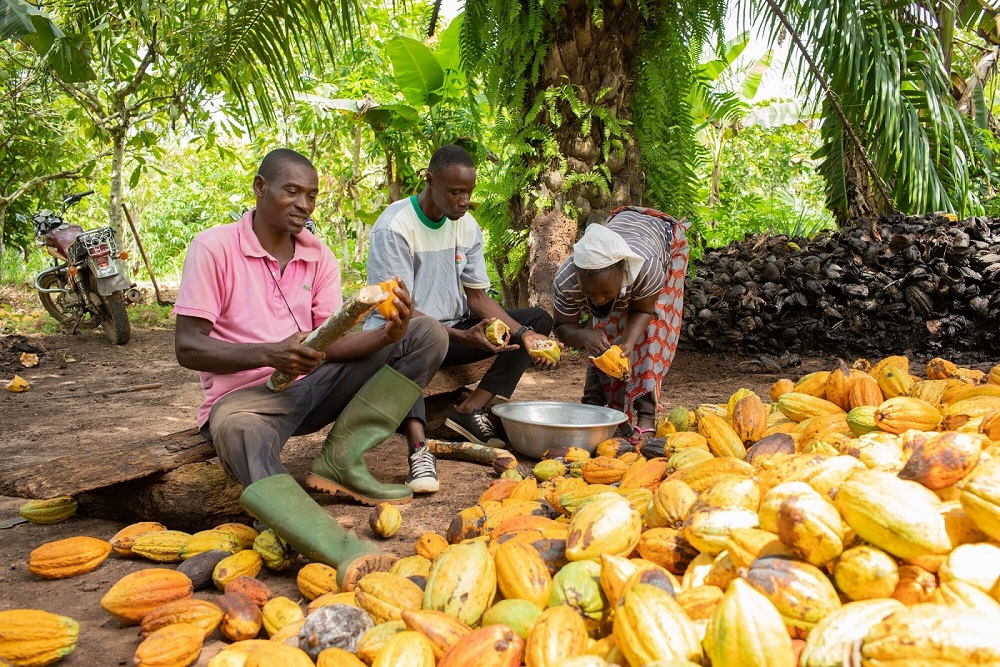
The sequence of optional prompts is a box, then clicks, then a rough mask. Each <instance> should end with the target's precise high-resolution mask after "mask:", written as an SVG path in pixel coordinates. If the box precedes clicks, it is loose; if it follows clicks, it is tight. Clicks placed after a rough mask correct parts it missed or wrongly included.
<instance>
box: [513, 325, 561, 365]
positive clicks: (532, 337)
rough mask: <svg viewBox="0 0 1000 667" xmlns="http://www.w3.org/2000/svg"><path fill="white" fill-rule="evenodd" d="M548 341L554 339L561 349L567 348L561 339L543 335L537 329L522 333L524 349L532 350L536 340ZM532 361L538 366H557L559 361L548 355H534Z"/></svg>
mask: <svg viewBox="0 0 1000 667" xmlns="http://www.w3.org/2000/svg"><path fill="white" fill-rule="evenodd" d="M546 341H553V342H555V343H557V344H558V345H559V347H560V348H561V349H565V348H566V346H565V345H563V344H562V343H560V342H559V341H556V340H554V339H552V338H549V337H548V336H543V335H542V334H540V333H538V332H537V331H525V332H524V333H523V334H521V343H522V344H523V345H524V349H526V350H530V349H531V344H532V343H535V342H546ZM531 361H532V363H534V364H535V365H536V366H544V367H545V368H555V367H556V365H557V364H558V362H555V361H552V360H551V359H549V358H547V357H535V356H532V357H531Z"/></svg>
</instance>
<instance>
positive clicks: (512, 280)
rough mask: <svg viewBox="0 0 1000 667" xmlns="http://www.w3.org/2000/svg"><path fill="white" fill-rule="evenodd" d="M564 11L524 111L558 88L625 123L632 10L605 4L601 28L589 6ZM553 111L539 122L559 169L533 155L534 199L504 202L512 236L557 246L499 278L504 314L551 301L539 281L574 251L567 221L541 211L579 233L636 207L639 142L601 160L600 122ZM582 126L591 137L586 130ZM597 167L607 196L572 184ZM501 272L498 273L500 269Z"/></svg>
mask: <svg viewBox="0 0 1000 667" xmlns="http://www.w3.org/2000/svg"><path fill="white" fill-rule="evenodd" d="M565 11H566V12H567V16H565V17H564V19H563V21H562V23H561V26H560V27H559V28H557V29H556V30H555V34H554V35H553V42H552V46H551V47H550V48H549V51H548V56H547V58H546V60H545V63H544V65H543V67H542V71H541V75H540V77H539V79H538V83H537V84H536V85H535V86H534V87H533V88H530V89H529V90H528V93H527V95H526V98H525V104H524V109H525V110H527V109H529V108H530V107H531V105H532V104H533V103H534V102H535V100H536V99H537V98H538V96H540V95H542V94H544V93H545V92H546V91H550V90H554V89H560V88H561V89H563V90H564V91H568V92H569V94H572V95H575V96H576V98H577V99H578V100H579V101H580V102H582V103H583V104H584V105H586V106H588V107H589V106H601V107H604V108H605V109H607V111H608V112H609V113H610V114H611V115H612V116H613V117H615V118H616V119H619V120H620V121H624V122H626V123H627V122H630V121H631V120H632V111H631V108H632V96H633V91H634V82H635V78H636V77H635V73H634V71H633V68H634V66H635V65H636V60H637V52H638V39H639V34H640V32H641V27H640V16H639V12H638V9H637V8H636V7H635V3H631V2H621V3H615V2H608V3H606V4H605V7H604V16H603V21H602V22H601V24H600V25H596V24H595V23H594V21H593V12H592V11H591V9H590V6H589V4H587V3H583V2H568V3H567V4H566V5H565ZM556 110H557V116H555V117H554V116H553V114H552V113H550V112H549V111H546V112H545V113H544V114H543V117H542V118H541V119H540V122H542V123H544V124H546V125H547V126H548V127H549V128H550V129H551V131H552V133H553V135H554V137H555V139H556V142H557V144H558V146H559V152H560V154H561V156H562V157H563V158H564V159H565V167H563V165H562V164H561V161H560V160H559V159H552V160H548V161H544V160H543V158H541V157H538V156H540V155H541V150H539V151H538V154H537V156H536V157H535V158H534V163H535V165H538V163H539V162H543V161H544V162H545V164H544V168H543V170H542V176H541V178H540V180H539V182H538V183H536V184H532V186H530V187H529V188H528V191H529V192H530V193H532V194H526V195H524V196H521V197H515V198H514V199H513V200H512V201H511V203H510V213H511V221H512V225H511V227H512V228H513V229H515V230H530V236H531V237H537V238H539V239H545V240H546V243H549V242H551V243H553V244H554V245H555V247H548V248H546V251H545V252H544V253H541V252H540V253H538V255H537V256H536V257H532V259H531V261H529V262H528V266H527V267H526V268H525V269H524V270H523V271H522V272H521V274H520V275H517V276H505V280H504V281H503V285H502V289H503V294H504V302H505V304H506V305H507V306H508V307H511V306H515V305H516V306H523V305H527V304H529V303H530V304H545V303H546V302H547V301H549V300H550V299H551V295H550V294H548V292H550V291H551V280H548V281H546V280H545V278H547V277H548V276H551V275H554V274H555V269H556V268H558V265H559V264H560V263H561V262H562V261H563V260H564V259H565V258H566V257H568V256H569V254H570V253H571V251H572V244H573V242H574V241H575V240H576V239H575V236H576V235H567V234H566V218H564V217H563V216H558V215H546V213H547V210H555V211H563V212H565V213H566V214H567V215H568V216H569V219H570V220H572V222H573V223H575V225H576V226H577V228H578V230H582V229H583V228H584V227H585V226H586V225H588V224H592V223H595V222H603V221H604V220H605V218H607V216H608V214H609V213H610V212H611V211H612V210H613V209H615V208H617V207H619V206H624V205H626V204H637V203H640V202H641V201H642V193H643V173H642V166H641V164H640V159H639V147H638V145H637V143H636V142H635V141H629V140H630V137H625V140H626V145H625V148H624V150H617V151H615V150H613V151H611V152H610V154H609V155H608V156H607V158H605V157H604V155H603V154H602V145H604V143H605V142H606V141H607V140H608V137H607V136H606V134H605V131H606V128H605V127H604V125H603V123H602V122H601V121H600V120H599V119H598V118H596V117H595V116H593V115H591V117H590V118H589V119H587V118H586V117H578V116H577V115H576V114H575V113H574V112H573V110H572V107H571V105H570V103H569V102H568V101H567V100H566V99H559V100H558V101H557V102H556ZM588 120H589V131H585V130H586V128H587V126H588ZM600 167H605V168H606V169H607V170H608V173H609V174H610V176H611V179H610V180H611V182H610V187H609V188H608V189H607V190H605V189H603V188H601V187H599V186H597V185H595V184H594V183H591V182H578V183H575V184H574V183H573V180H574V176H576V175H590V174H597V173H600V172H599V168H600ZM539 199H542V200H545V201H551V206H550V207H546V209H547V210H542V211H539V210H538V207H537V206H536V204H537V203H538V200H539ZM577 235H578V234H577ZM531 244H532V241H529V246H530V245H531ZM535 246H536V247H538V244H537V243H535ZM499 268H500V269H501V273H503V268H504V267H503V266H501V267H499ZM529 285H530V286H531V287H530V289H529Z"/></svg>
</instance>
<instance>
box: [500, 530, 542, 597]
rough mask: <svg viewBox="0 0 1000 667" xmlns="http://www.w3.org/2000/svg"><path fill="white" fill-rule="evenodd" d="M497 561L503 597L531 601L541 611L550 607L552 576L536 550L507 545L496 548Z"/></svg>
mask: <svg viewBox="0 0 1000 667" xmlns="http://www.w3.org/2000/svg"><path fill="white" fill-rule="evenodd" d="M494 561H495V563H496V573H497V586H498V587H499V588H500V592H501V593H503V596H504V598H506V599H515V598H517V599H521V600H528V601H529V602H532V603H533V604H535V605H537V606H538V607H539V608H541V609H544V608H545V607H546V606H547V605H548V600H549V593H551V591H552V575H551V574H549V568H548V565H546V563H545V561H544V560H542V556H541V555H540V554H539V553H538V550H537V549H536V548H535V547H533V546H532V545H530V544H522V543H518V542H506V543H504V544H502V545H500V548H499V549H497V551H496V554H495V556H494Z"/></svg>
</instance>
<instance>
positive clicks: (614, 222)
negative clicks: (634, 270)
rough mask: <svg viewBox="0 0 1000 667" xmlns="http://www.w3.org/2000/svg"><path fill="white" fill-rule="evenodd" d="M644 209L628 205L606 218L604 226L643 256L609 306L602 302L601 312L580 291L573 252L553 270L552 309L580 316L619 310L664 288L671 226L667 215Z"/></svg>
mask: <svg viewBox="0 0 1000 667" xmlns="http://www.w3.org/2000/svg"><path fill="white" fill-rule="evenodd" d="M647 210H650V209H644V208H639V207H633V206H629V207H627V208H624V209H622V210H621V211H619V212H618V214H617V215H615V216H614V217H613V218H611V219H610V220H608V221H607V222H605V223H604V224H605V226H606V227H607V228H608V229H610V230H612V231H615V232H618V234H620V235H621V237H622V238H623V239H625V243H626V244H628V247H629V248H630V249H631V250H632V252H634V253H635V254H637V255H639V257H642V259H643V263H642V268H641V269H639V273H638V275H637V276H635V279H634V280H633V281H632V283H631V284H630V285H626V286H624V287H623V288H622V290H621V291H620V292H619V293H618V296H617V297H616V298H615V300H614V303H612V304H611V306H610V308H609V307H607V306H605V307H603V308H601V309H600V313H597V312H596V311H597V310H598V309H597V308H596V306H594V305H593V304H592V303H591V302H590V301H588V299H587V297H585V296H584V295H583V293H582V292H581V291H580V284H579V283H578V282H577V279H576V266H574V264H573V256H572V255H570V257H569V259H567V260H566V261H565V262H563V264H562V266H560V267H559V271H558V272H557V273H556V277H555V280H554V281H553V283H554V289H555V304H554V305H555V309H556V311H557V312H558V313H560V314H562V315H567V316H569V317H576V316H579V315H580V314H581V313H583V312H587V313H589V314H590V315H595V314H602V315H606V314H607V313H608V312H612V311H615V312H622V311H625V310H627V309H628V306H629V303H630V302H632V301H637V300H640V299H645V298H648V297H650V296H653V295H654V294H659V293H660V291H661V290H662V289H663V284H664V281H665V280H666V277H667V272H668V271H669V270H670V244H671V242H672V241H673V228H672V226H671V220H670V219H669V218H667V219H664V218H661V217H658V216H653V215H649V214H647V213H646V211H647Z"/></svg>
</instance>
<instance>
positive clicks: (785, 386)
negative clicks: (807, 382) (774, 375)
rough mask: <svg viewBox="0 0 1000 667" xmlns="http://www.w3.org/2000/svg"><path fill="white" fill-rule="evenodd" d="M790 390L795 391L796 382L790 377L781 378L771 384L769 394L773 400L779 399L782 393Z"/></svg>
mask: <svg viewBox="0 0 1000 667" xmlns="http://www.w3.org/2000/svg"><path fill="white" fill-rule="evenodd" d="M790 391H795V383H794V382H792V381H791V380H788V379H781V380H778V381H777V382H775V383H774V384H772V385H771V389H770V391H769V392H768V395H769V396H770V397H771V400H772V401H777V400H778V399H779V398H781V396H782V395H784V394H787V393H788V392H790Z"/></svg>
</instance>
